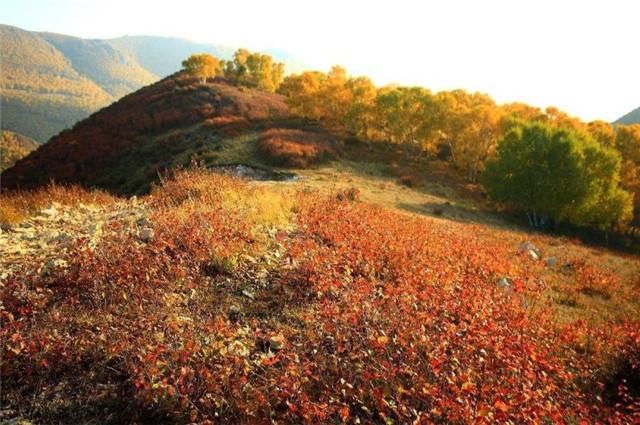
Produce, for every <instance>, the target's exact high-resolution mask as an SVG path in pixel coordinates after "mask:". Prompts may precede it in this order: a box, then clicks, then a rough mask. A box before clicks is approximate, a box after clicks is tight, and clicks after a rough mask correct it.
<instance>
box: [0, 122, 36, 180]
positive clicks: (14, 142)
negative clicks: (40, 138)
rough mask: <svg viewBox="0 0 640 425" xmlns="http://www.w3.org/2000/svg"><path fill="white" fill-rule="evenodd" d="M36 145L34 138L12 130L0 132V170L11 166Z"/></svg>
mask: <svg viewBox="0 0 640 425" xmlns="http://www.w3.org/2000/svg"><path fill="white" fill-rule="evenodd" d="M37 147H38V144H37V143H36V142H35V140H33V139H30V138H29V137H25V136H23V135H21V134H17V133H14V132H12V131H3V132H1V133H0V172H2V171H4V170H6V169H7V168H10V167H12V166H13V164H15V163H16V161H18V160H19V159H21V158H24V157H25V156H27V155H28V154H29V152H31V151H34V150H35V149H36V148H37Z"/></svg>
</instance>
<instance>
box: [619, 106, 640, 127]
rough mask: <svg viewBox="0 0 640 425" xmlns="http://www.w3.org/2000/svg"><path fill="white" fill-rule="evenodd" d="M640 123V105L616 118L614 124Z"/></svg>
mask: <svg viewBox="0 0 640 425" xmlns="http://www.w3.org/2000/svg"><path fill="white" fill-rule="evenodd" d="M636 123H640V107H638V108H636V109H634V110H633V111H631V112H629V113H628V114H626V115H624V116H622V117H620V118H618V119H617V120H615V122H614V124H636Z"/></svg>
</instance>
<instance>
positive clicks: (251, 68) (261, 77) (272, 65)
mask: <svg viewBox="0 0 640 425" xmlns="http://www.w3.org/2000/svg"><path fill="white" fill-rule="evenodd" d="M222 69H223V73H224V76H225V78H227V79H229V80H231V81H233V82H234V83H235V84H238V85H243V86H248V87H255V88H257V89H260V90H263V91H266V92H271V93H273V92H275V91H276V90H277V89H278V87H279V86H280V83H282V79H283V77H284V64H282V63H280V62H274V61H273V58H272V57H271V56H269V55H263V54H260V53H252V52H250V51H248V50H247V49H238V50H236V52H235V53H234V55H233V60H231V61H224V62H223V64H222Z"/></svg>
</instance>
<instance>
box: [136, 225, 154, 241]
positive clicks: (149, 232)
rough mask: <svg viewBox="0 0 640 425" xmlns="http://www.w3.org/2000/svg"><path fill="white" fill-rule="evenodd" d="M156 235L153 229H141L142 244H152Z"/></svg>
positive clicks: (139, 233) (139, 236)
mask: <svg viewBox="0 0 640 425" xmlns="http://www.w3.org/2000/svg"><path fill="white" fill-rule="evenodd" d="M155 235H156V233H155V232H154V231H153V229H151V228H149V227H145V228H144V229H140V231H139V232H138V238H140V240H141V241H142V242H147V243H149V242H151V241H152V240H153V238H154V237H155Z"/></svg>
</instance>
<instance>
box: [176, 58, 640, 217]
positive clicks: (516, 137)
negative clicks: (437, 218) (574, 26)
mask: <svg viewBox="0 0 640 425" xmlns="http://www.w3.org/2000/svg"><path fill="white" fill-rule="evenodd" d="M199 56H203V55H199ZM207 56H208V55H207ZM193 58H194V57H193V56H192V58H190V59H188V60H187V61H185V62H184V63H183V65H184V66H185V69H186V70H189V69H190V62H189V61H191V60H192V59H193ZM210 58H211V57H210ZM208 60H209V61H211V59H208ZM212 63H213V64H214V66H213V67H212V69H214V71H213V74H211V75H220V76H223V77H225V78H227V79H229V80H231V82H234V83H236V84H240V85H246V86H251V87H256V88H259V89H262V90H265V91H269V92H278V93H280V94H283V95H285V96H286V97H287V103H288V105H289V107H290V110H291V112H292V113H293V114H295V115H298V116H301V117H304V118H308V119H313V120H317V121H320V122H322V123H323V124H324V125H325V126H327V127H328V128H330V129H333V130H337V131H345V132H348V133H350V134H353V135H354V136H355V137H357V138H358V139H360V140H363V141H366V142H367V143H385V144H389V145H392V146H397V147H399V148H401V149H402V152H403V156H404V158H405V160H407V161H408V160H411V159H415V158H420V157H423V156H436V155H437V156H439V157H440V158H441V159H445V160H447V161H449V162H450V163H451V164H452V166H453V167H455V168H456V169H458V170H459V171H460V172H461V173H463V174H464V176H465V178H466V179H467V180H468V181H469V182H470V183H482V184H483V186H484V187H485V189H486V191H487V193H488V194H489V196H490V197H491V198H492V199H493V200H495V201H496V202H499V203H501V204H502V205H504V206H505V207H507V208H511V209H514V210H518V211H522V212H523V214H526V216H527V217H528V220H529V222H530V223H531V224H532V225H533V226H545V225H547V224H548V223H551V222H554V223H560V222H568V223H571V224H573V225H576V226H588V227H595V228H600V229H610V228H614V227H615V228H618V229H621V228H623V227H624V226H625V225H626V224H628V223H629V222H630V221H632V220H633V221H634V222H635V223H636V224H637V223H638V222H640V124H633V125H617V126H613V125H611V124H609V123H607V122H604V121H600V120H597V121H591V122H584V121H582V120H580V119H578V118H576V117H572V116H570V115H569V114H567V113H565V112H563V111H561V110H559V109H558V108H555V107H548V108H546V109H540V108H537V107H533V106H530V105H527V104H524V103H510V104H504V105H498V104H496V102H495V101H494V100H493V99H492V98H491V97H489V96H488V95H486V94H482V93H469V92H467V91H465V90H452V91H441V92H437V93H433V92H431V91H430V90H429V89H426V88H423V87H404V86H395V85H392V86H384V87H377V86H375V84H374V83H373V82H372V81H371V80H370V79H369V78H367V77H363V76H358V77H354V76H350V75H349V74H348V72H347V71H346V70H345V69H344V68H342V67H340V66H334V67H332V68H331V69H330V70H329V71H328V72H326V73H325V72H320V71H306V72H302V73H299V74H292V75H288V76H286V77H285V76H284V66H283V65H282V64H280V63H276V62H274V61H273V60H272V59H271V57H269V56H268V55H261V54H259V53H251V52H248V51H247V50H245V49H240V50H238V51H237V52H236V54H235V55H234V57H233V59H232V60H230V61H220V60H218V59H216V58H213V61H212Z"/></svg>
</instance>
